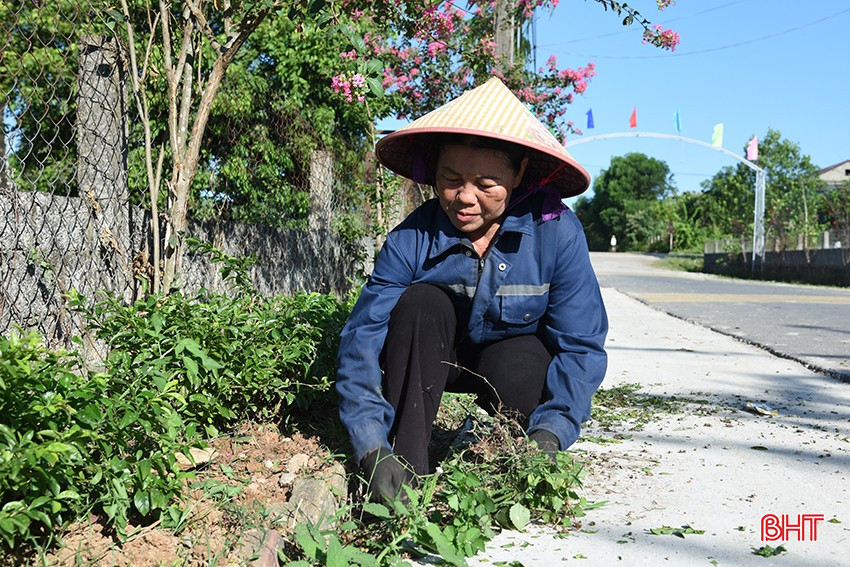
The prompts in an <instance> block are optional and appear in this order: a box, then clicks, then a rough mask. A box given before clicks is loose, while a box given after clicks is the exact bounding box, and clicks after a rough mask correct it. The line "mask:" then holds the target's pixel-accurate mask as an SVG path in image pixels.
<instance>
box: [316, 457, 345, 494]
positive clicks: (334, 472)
mask: <svg viewBox="0 0 850 567" xmlns="http://www.w3.org/2000/svg"><path fill="white" fill-rule="evenodd" d="M322 478H323V479H324V480H325V482H327V483H328V487H329V488H330V489H331V492H332V493H333V494H334V495H335V496H336V497H337V499H338V500H337V502H339V501H342V500H344V499H345V495H346V494H347V492H348V478H347V477H346V474H345V467H343V466H342V464H341V463H337V462H334V463H333V464H332V465H331V466H330V467H328V468H327V469H326V470H325V471H323V472H322Z"/></svg>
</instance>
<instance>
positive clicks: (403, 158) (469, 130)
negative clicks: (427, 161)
mask: <svg viewBox="0 0 850 567" xmlns="http://www.w3.org/2000/svg"><path fill="white" fill-rule="evenodd" d="M434 134H470V135H474V136H483V137H486V138H495V139H498V140H505V141H508V142H513V143H514V144H517V145H520V146H523V147H525V148H528V150H529V151H528V152H527V156H528V166H527V168H526V170H525V176H524V178H523V181H524V184H525V185H527V186H531V185H534V184H539V183H541V182H545V183H547V184H549V185H552V186H553V187H555V188H557V189H558V191H560V193H561V196H562V197H572V196H574V195H578V194H579V193H582V192H583V191H584V190H585V189H587V187H588V185H589V184H590V175H588V173H587V171H585V169H584V168H583V167H582V166H580V165H579V164H578V163H577V162H576V161H575V160H574V159H573V158H572V156H570V154H569V153H568V152H567V150H565V149H564V146H562V145H561V144H560V143H559V142H558V140H557V139H556V138H555V136H553V135H552V134H551V133H550V132H549V130H548V129H547V128H546V127H545V126H544V125H543V124H542V123H541V122H540V121H539V120H538V119H537V117H535V116H534V114H532V113H531V111H530V110H528V108H526V107H525V105H524V104H522V103H521V102H520V101H519V99H518V98H516V96H514V94H513V93H512V92H511V91H510V90H509V89H508V88H507V87H506V86H505V85H504V83H502V81H500V80H499V79H498V78H496V77H493V78H491V79H490V80H489V81H487V82H486V83H484V84H483V85H481V86H479V87H476V88H474V89H472V90H470V91H467V92H465V93H463V94H462V95H460V96H459V97H458V98H456V99H454V100H452V101H450V102H448V103H446V104H444V105H443V106H441V107H440V108H438V109H436V110H433V111H431V112H429V113H428V114H426V115H424V116H422V117H420V118H418V119H416V120H414V121H413V122H411V123H410V124H408V125H406V126H404V127H403V128H400V129H398V130H396V131H395V132H393V133H392V134H389V135H387V136H385V137H384V138H382V139H381V140H380V141H378V143H377V144H376V145H375V153H376V155H377V156H378V159H379V160H380V162H381V163H382V164H384V165H385V166H386V167H387V168H389V169H391V170H392V171H394V172H396V173H398V174H399V175H402V176H404V177H407V178H408V179H413V178H414V163H413V162H414V153H415V151H416V150H414V146H415V143H416V142H417V140H418V141H420V142H423V143H424V138H427V136H425V135H434ZM432 175H433V174H432ZM416 181H423V180H421V179H416ZM424 181H433V180H424Z"/></svg>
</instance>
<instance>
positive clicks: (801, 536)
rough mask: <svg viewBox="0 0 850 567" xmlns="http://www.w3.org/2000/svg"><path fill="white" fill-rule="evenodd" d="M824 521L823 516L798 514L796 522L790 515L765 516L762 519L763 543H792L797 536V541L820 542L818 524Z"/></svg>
mask: <svg viewBox="0 0 850 567" xmlns="http://www.w3.org/2000/svg"><path fill="white" fill-rule="evenodd" d="M821 521H823V514H797V519H796V521H794V520H793V519H792V518H789V516H788V514H782V515H781V516H777V515H776V514H765V515H764V516H762V517H761V540H762V541H791V535H792V534H796V536H797V541H807V539H806V535H808V541H817V540H818V522H821Z"/></svg>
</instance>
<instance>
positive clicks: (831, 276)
mask: <svg viewBox="0 0 850 567" xmlns="http://www.w3.org/2000/svg"><path fill="white" fill-rule="evenodd" d="M764 256H765V257H764V262H761V263H759V262H756V266H755V271H753V269H752V253H751V252H747V253H746V255H744V254H741V253H740V252H739V253H737V254H732V253H710V254H709V253H706V254H705V255H703V270H704V271H705V272H708V273H711V274H721V275H730V276H736V277H747V278H749V277H752V278H756V279H775V280H782V281H798V282H805V283H813V284H830V285H843V286H850V249H848V248H831V249H818V250H809V251H805V250H786V251H784V252H765V255H764Z"/></svg>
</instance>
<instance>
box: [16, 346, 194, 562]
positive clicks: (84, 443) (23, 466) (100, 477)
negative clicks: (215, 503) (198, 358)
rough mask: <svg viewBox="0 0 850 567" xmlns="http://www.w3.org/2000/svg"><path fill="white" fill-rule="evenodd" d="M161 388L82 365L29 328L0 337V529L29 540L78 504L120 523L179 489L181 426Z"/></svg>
mask: <svg viewBox="0 0 850 567" xmlns="http://www.w3.org/2000/svg"><path fill="white" fill-rule="evenodd" d="M170 397H171V394H170V393H169V391H168V388H167V387H166V388H163V389H162V390H150V389H145V388H142V387H136V386H135V385H133V384H131V383H129V382H128V381H126V380H123V379H121V378H120V377H114V376H110V375H105V374H99V373H87V372H85V371H84V369H83V366H82V364H81V362H80V360H79V357H78V356H77V355H76V354H75V353H68V352H54V351H51V350H49V349H47V348H45V347H44V346H42V344H41V339H40V337H39V336H38V335H37V334H35V333H31V334H28V335H26V336H24V337H20V336H18V335H16V334H14V333H13V334H12V335H11V336H10V337H8V338H6V337H0V498H2V501H3V503H4V504H3V507H2V509H0V535H2V536H3V540H4V542H5V543H6V544H7V545H8V546H9V547H15V546H16V545H17V544H18V543H20V542H21V541H25V540H37V539H39V538H40V537H41V536H44V535H47V534H48V533H50V532H51V531H53V530H54V529H55V528H57V527H60V526H63V525H66V524H67V523H69V522H71V521H73V520H75V519H77V518H78V517H80V516H82V515H84V514H85V513H87V512H89V511H91V510H96V511H98V512H103V513H105V514H106V515H107V517H108V518H109V519H110V520H111V521H112V522H114V523H115V524H116V525H117V526H118V527H119V528H123V527H124V526H126V524H127V521H128V517H129V516H131V515H136V516H149V515H151V514H153V515H156V514H158V513H159V512H160V511H162V510H165V509H167V508H169V507H170V506H171V504H172V502H173V500H174V499H175V498H176V497H178V496H179V495H180V493H181V491H182V484H181V480H180V474H179V470H178V468H177V465H176V459H175V456H174V454H175V452H177V451H182V450H183V445H182V444H181V443H179V442H178V439H179V437H180V432H181V429H182V422H181V420H180V418H179V415H178V414H177V413H176V412H175V411H174V409H173V407H172V405H171V400H170V399H169V398H170Z"/></svg>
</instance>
